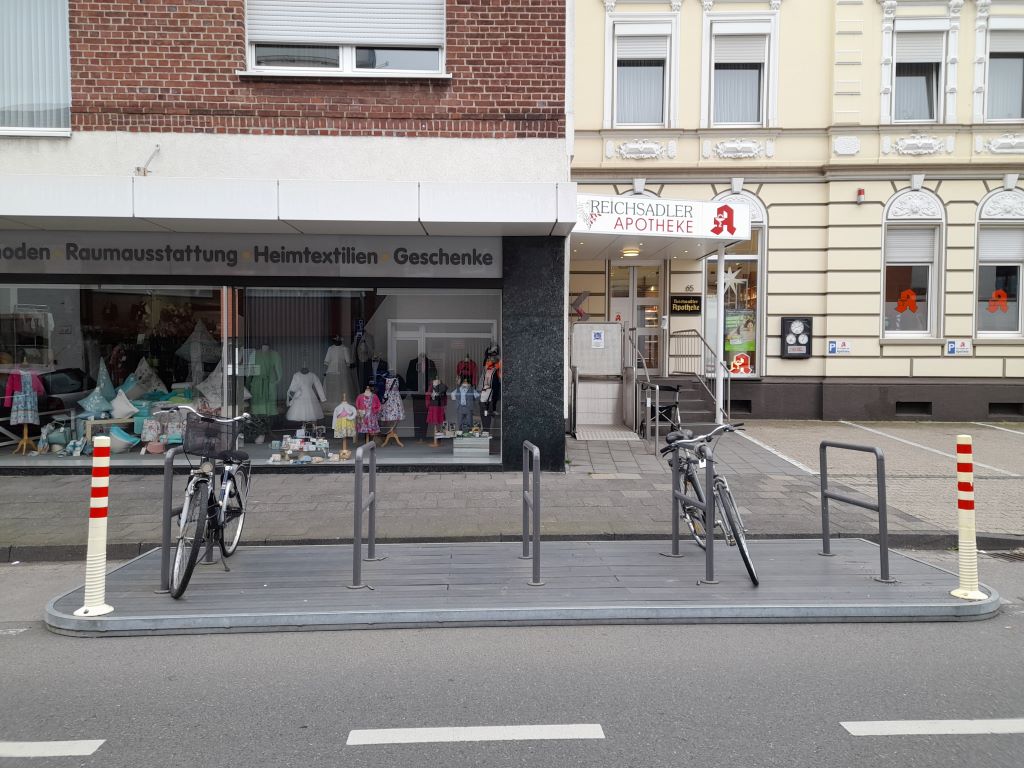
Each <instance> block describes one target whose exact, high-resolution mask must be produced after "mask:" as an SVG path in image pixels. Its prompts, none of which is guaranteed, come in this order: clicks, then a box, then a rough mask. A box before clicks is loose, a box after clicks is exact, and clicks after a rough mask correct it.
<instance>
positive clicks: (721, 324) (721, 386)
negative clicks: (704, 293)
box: [708, 243, 726, 538]
mask: <svg viewBox="0 0 1024 768" xmlns="http://www.w3.org/2000/svg"><path fill="white" fill-rule="evenodd" d="M717 277H718V285H717V286H716V289H715V296H716V298H715V303H716V305H717V306H716V308H715V309H716V312H717V313H718V314H717V316H716V317H715V329H716V332H715V349H716V350H717V352H716V353H715V424H723V423H724V420H723V417H722V414H723V413H724V412H725V402H724V400H725V397H724V393H725V380H724V376H725V368H726V366H725V244H724V243H723V244H721V245H719V246H718V273H717ZM711 495H712V496H714V494H711ZM712 526H714V521H712ZM708 538H711V537H710V535H709V536H708Z"/></svg>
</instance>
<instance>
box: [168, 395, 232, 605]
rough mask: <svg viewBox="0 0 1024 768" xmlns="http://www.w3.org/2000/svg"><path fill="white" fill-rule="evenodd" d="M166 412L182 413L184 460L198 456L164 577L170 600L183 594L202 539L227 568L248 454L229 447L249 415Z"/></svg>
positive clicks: (200, 548) (182, 406) (180, 406)
mask: <svg viewBox="0 0 1024 768" xmlns="http://www.w3.org/2000/svg"><path fill="white" fill-rule="evenodd" d="M169 410H173V411H177V410H183V411H188V415H187V416H186V419H185V430H184V434H183V436H182V446H183V448H184V453H185V456H186V457H188V456H189V455H191V456H197V457H199V466H198V467H195V468H193V469H192V470H191V471H190V472H189V479H188V485H187V486H186V487H185V502H184V504H183V505H182V508H181V514H180V515H179V516H178V543H177V547H176V548H175V551H174V561H173V562H172V563H171V574H170V588H171V597H174V598H175V599H177V598H179V597H181V596H182V595H183V594H184V593H185V588H186V587H187V586H188V582H189V579H191V578H192V571H193V570H194V569H195V567H196V562H197V561H198V559H199V552H200V550H202V548H203V546H204V545H205V544H206V543H207V542H208V541H209V542H210V544H211V545H212V544H213V543H217V544H219V545H220V551H221V554H222V555H223V557H222V558H221V564H222V565H223V566H224V570H225V571H229V570H231V569H230V568H228V565H227V563H226V562H225V561H224V559H225V558H228V557H231V555H233V554H234V553H235V550H236V549H238V541H239V539H241V537H242V526H243V525H244V524H245V503H246V501H247V499H248V497H249V476H250V474H251V467H252V464H251V462H250V460H249V454H247V453H245V452H244V451H239V450H237V449H236V448H235V445H236V442H237V440H238V434H239V431H240V429H241V427H242V422H243V421H246V420H248V419H249V418H250V416H249V414H247V413H243V414H242V415H241V416H237V417H235V418H233V419H220V418H217V417H215V416H204V415H203V414H201V413H199V412H198V411H197V410H195V409H194V408H191V407H190V406H187V405H179V406H175V407H173V408H171V409H169ZM189 463H190V464H191V461H190V462H189ZM218 463H219V464H220V472H218V471H217V470H218Z"/></svg>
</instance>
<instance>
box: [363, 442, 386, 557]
mask: <svg viewBox="0 0 1024 768" xmlns="http://www.w3.org/2000/svg"><path fill="white" fill-rule="evenodd" d="M368 488H369V496H368V497H367V499H366V508H367V514H368V515H369V523H368V528H367V532H366V538H367V542H366V557H365V558H363V559H364V560H386V559H387V555H378V554H377V444H376V443H371V444H370V479H369V483H368Z"/></svg>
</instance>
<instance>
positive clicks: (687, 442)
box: [660, 422, 743, 456]
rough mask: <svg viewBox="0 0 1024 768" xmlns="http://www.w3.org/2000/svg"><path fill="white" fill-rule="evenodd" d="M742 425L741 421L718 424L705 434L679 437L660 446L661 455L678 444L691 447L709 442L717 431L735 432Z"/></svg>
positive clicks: (672, 449)
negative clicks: (664, 445) (666, 444)
mask: <svg viewBox="0 0 1024 768" xmlns="http://www.w3.org/2000/svg"><path fill="white" fill-rule="evenodd" d="M742 426H743V424H742V422H741V423H739V424H719V425H718V426H717V427H715V428H714V429H712V430H711V431H710V432H708V433H707V434H706V435H697V436H696V437H690V438H686V439H682V438H680V439H678V440H673V441H672V442H671V443H669V444H668V446H666V447H665V448H662V449H661V451H660V453H661V455H662V456H664V455H665V454H666V453H670V452H672V451H674V450H676V448H677V447H679V446H690V447H692V446H694V445H697V444H698V443H710V442H711V441H712V440H713V439H714V438H715V435H717V434H718V433H719V432H721V433H723V434H724V433H726V432H737V431H739V429H740V428H741V427H742ZM666 439H667V438H666Z"/></svg>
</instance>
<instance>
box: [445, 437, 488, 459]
mask: <svg viewBox="0 0 1024 768" xmlns="http://www.w3.org/2000/svg"><path fill="white" fill-rule="evenodd" d="M490 453H491V437H490V435H488V434H486V433H484V435H483V436H481V437H453V438H452V456H454V457H455V458H457V459H486V458H487V457H488V456H489V455H490Z"/></svg>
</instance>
